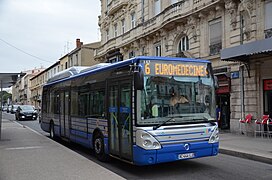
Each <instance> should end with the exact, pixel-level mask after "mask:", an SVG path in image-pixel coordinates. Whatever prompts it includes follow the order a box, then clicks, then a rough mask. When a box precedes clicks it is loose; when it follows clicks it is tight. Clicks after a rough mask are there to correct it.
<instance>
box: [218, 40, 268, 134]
mask: <svg viewBox="0 0 272 180" xmlns="http://www.w3.org/2000/svg"><path fill="white" fill-rule="evenodd" d="M221 60H223V61H231V62H234V63H233V64H232V65H231V67H229V68H230V73H231V75H230V84H231V88H230V114H231V115H230V130H231V131H232V132H239V119H244V118H245V116H246V115H247V114H252V115H253V119H260V118H261V117H262V116H263V115H270V117H272V38H268V39H264V40H259V41H254V42H250V43H247V44H243V45H239V46H235V47H231V48H226V49H223V50H222V51H221ZM249 131H251V132H253V131H254V121H252V123H251V124H250V125H249Z"/></svg>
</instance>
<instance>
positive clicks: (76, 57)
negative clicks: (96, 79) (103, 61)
mask: <svg viewBox="0 0 272 180" xmlns="http://www.w3.org/2000/svg"><path fill="white" fill-rule="evenodd" d="M75 65H76V66H78V65H79V64H78V54H76V64H75Z"/></svg>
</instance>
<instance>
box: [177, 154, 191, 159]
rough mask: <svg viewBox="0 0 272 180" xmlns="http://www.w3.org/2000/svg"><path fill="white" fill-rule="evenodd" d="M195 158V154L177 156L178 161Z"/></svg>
mask: <svg viewBox="0 0 272 180" xmlns="http://www.w3.org/2000/svg"><path fill="white" fill-rule="evenodd" d="M193 157H195V153H186V154H179V155H178V158H179V159H189V158H193Z"/></svg>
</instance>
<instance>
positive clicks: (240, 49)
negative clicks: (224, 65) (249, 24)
mask: <svg viewBox="0 0 272 180" xmlns="http://www.w3.org/2000/svg"><path fill="white" fill-rule="evenodd" d="M259 54H272V38H268V39H263V40H259V41H254V42H250V43H246V44H242V45H239V46H235V47H231V48H226V49H222V50H221V60H223V61H244V60H245V59H247V57H249V56H252V55H259Z"/></svg>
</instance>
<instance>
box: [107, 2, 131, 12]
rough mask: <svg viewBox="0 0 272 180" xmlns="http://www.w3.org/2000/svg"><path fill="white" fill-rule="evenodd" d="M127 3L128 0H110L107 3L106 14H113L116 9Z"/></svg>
mask: <svg viewBox="0 0 272 180" xmlns="http://www.w3.org/2000/svg"><path fill="white" fill-rule="evenodd" d="M127 4H128V0H112V1H111V2H110V4H108V15H112V14H114V13H115V12H116V11H118V10H119V9H121V8H122V7H123V6H124V5H127Z"/></svg>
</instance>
